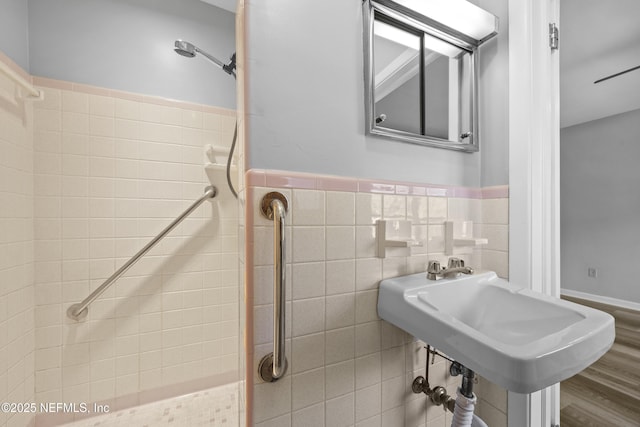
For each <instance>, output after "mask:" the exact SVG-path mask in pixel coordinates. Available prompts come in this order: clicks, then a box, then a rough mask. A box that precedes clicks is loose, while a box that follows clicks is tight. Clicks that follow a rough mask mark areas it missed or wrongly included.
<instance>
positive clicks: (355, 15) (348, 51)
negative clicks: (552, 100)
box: [245, 0, 508, 186]
mask: <svg viewBox="0 0 640 427" xmlns="http://www.w3.org/2000/svg"><path fill="white" fill-rule="evenodd" d="M494 1H495V2H497V3H500V7H501V8H503V9H504V10H506V1H504V0H494ZM502 3H504V5H503V4H502ZM245 9H246V11H247V12H246V15H247V16H246V19H247V25H248V29H247V34H248V39H247V41H246V49H247V56H248V59H247V61H248V63H247V68H248V69H249V73H248V77H247V91H248V105H247V111H246V112H247V114H248V115H249V116H248V118H247V119H248V132H249V142H248V144H249V147H248V153H247V155H248V165H249V167H250V168H263V169H280V170H288V171H304V172H312V173H324V174H333V175H342V176H355V177H367V178H380V179H392V180H409V181H418V182H430V183H444V184H455V185H470V186H478V185H480V183H481V181H482V180H481V171H480V170H481V165H480V158H481V155H482V156H483V158H484V156H485V155H484V154H478V153H474V154H468V153H459V152H454V151H449V150H442V149H436V148H429V147H422V146H418V145H412V144H407V143H401V142H395V141H391V140H388V139H385V138H379V137H372V136H365V132H364V128H365V123H364V76H363V63H362V61H363V41H362V10H361V2H360V1H355V0H352V1H344V0H327V1H323V2H315V3H314V4H313V7H309V2H306V1H299V0H272V1H269V2H264V1H263V0H247V2H246V4H245ZM492 12H494V11H493V10H492ZM502 31H504V37H506V29H505V28H504V27H503V28H502ZM505 50H506V49H497V50H496V52H495V54H493V55H492V56H489V58H488V62H484V63H482V64H481V68H482V67H491V68H494V67H495V66H496V64H497V63H500V64H506V63H507V59H506V58H497V57H498V56H501V55H505V54H506V53H505ZM498 59H499V61H498ZM504 66H505V68H506V65H504ZM487 72H488V70H487ZM502 77H504V73H503V74H502ZM487 81H490V82H494V80H493V79H489V80H487ZM496 83H498V86H496V87H486V88H485V90H484V92H485V93H489V94H491V93H494V92H497V93H500V94H504V92H505V91H506V90H507V89H506V85H505V84H504V80H500V81H498V82H496ZM483 84H484V83H483ZM503 98H505V99H506V94H504V96H503ZM502 111H504V109H503V108H500V109H499V112H498V116H493V115H491V116H490V117H489V119H488V120H489V121H488V122H486V123H487V124H488V125H489V126H495V125H496V124H498V125H499V128H498V129H496V130H494V131H490V133H489V135H490V136H491V137H495V138H496V142H495V144H493V145H492V144H486V145H484V148H483V149H484V150H493V149H498V150H499V151H500V152H501V153H500V157H499V158H498V159H497V160H496V163H500V162H505V163H504V164H499V167H497V165H494V166H496V169H499V172H495V176H493V175H492V177H491V179H489V180H488V182H490V185H493V184H498V183H499V184H505V183H506V182H507V181H506V180H507V176H508V175H507V173H506V171H507V168H508V166H507V164H506V161H507V160H506V159H507V157H506V154H504V152H505V151H506V149H505V148H504V147H505V146H506V144H507V135H508V134H507V132H506V129H504V126H503V124H502V123H503V122H504V121H505V117H503V116H501V112H502ZM491 114H494V113H491ZM483 117H484V118H485V120H487V115H484V116H483ZM498 119H499V120H498ZM492 120H494V121H495V122H496V123H493V122H492ZM498 139H499V141H498ZM486 156H491V153H487V154H486ZM491 163H492V164H493V162H491ZM493 173H494V172H493V171H492V174H493Z"/></svg>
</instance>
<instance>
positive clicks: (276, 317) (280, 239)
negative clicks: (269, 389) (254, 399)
mask: <svg viewBox="0 0 640 427" xmlns="http://www.w3.org/2000/svg"><path fill="white" fill-rule="evenodd" d="M287 207H288V204H287V199H286V197H285V196H284V195H282V194H281V193H277V192H271V193H268V194H266V195H265V196H264V197H263V198H262V205H261V211H262V214H263V215H264V216H265V217H267V218H268V219H272V220H273V352H272V353H269V354H267V355H266V356H264V357H263V358H262V360H260V365H259V366H258V373H259V374H260V378H262V380H263V381H265V382H274V381H277V380H279V379H280V378H282V376H283V375H284V374H285V372H286V371H287V358H286V357H285V301H286V298H285V275H286V268H285V253H286V245H285V235H284V225H285V220H284V218H285V215H286V213H287Z"/></svg>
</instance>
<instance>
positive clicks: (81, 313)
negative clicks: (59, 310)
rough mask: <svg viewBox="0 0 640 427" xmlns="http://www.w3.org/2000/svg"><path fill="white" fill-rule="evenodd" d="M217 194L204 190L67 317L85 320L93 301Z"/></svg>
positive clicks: (213, 188)
mask: <svg viewBox="0 0 640 427" xmlns="http://www.w3.org/2000/svg"><path fill="white" fill-rule="evenodd" d="M217 193H218V190H217V189H216V187H213V186H209V187H206V188H205V189H204V195H203V196H202V197H200V198H199V199H198V200H196V201H195V202H194V203H193V204H192V205H191V206H189V208H187V210H185V211H184V212H182V213H181V214H180V216H179V217H177V218H176V219H174V220H173V222H171V224H169V225H168V226H167V227H165V229H164V230H162V231H161V232H160V234H158V235H157V236H156V237H154V238H153V239H152V240H151V241H150V242H149V243H147V244H146V245H145V247H144V248H142V249H140V250H139V251H138V253H136V254H135V255H134V256H132V257H131V258H130V259H129V261H127V262H126V263H124V265H123V266H122V267H120V268H119V269H118V270H116V272H115V273H113V274H112V275H111V276H110V277H109V278H108V279H107V280H105V281H104V283H102V285H100V286H99V287H98V288H97V289H96V290H95V291H93V292H91V294H89V296H88V297H86V298H85V299H84V300H82V302H79V303H77V304H73V305H72V306H71V307H69V308H68V309H67V317H69V318H70V319H73V320H84V318H85V317H87V314H89V305H90V304H91V303H92V302H93V301H95V300H96V299H97V298H98V297H99V296H100V295H102V294H103V293H104V291H106V290H107V288H109V286H111V284H112V283H113V282H115V281H116V280H118V278H119V277H120V276H122V275H123V274H124V273H125V272H126V271H127V270H128V269H129V268H131V266H133V264H135V263H136V262H138V260H139V259H140V258H142V256H143V255H144V254H146V253H147V252H149V251H150V250H151V248H153V247H154V246H155V245H156V244H157V243H158V242H159V241H160V240H161V239H162V238H163V237H164V236H166V235H167V234H169V232H170V231H171V230H173V229H174V228H176V226H177V225H178V224H180V223H181V222H182V220H183V219H185V218H186V217H187V216H188V215H189V214H190V213H191V212H193V211H194V210H195V209H196V208H197V207H198V206H200V205H201V204H202V203H203V202H204V201H205V200H207V199H213V198H214V197H215V196H216V194H217Z"/></svg>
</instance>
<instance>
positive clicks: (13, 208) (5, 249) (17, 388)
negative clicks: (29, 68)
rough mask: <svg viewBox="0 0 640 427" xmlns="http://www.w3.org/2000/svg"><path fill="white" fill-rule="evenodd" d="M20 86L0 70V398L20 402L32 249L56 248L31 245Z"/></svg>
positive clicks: (4, 415) (28, 339) (26, 363)
mask: <svg viewBox="0 0 640 427" xmlns="http://www.w3.org/2000/svg"><path fill="white" fill-rule="evenodd" d="M0 56H2V55H0ZM1 60H3V57H0V61H1ZM18 90H19V89H18V87H17V86H16V85H15V83H13V82H12V81H10V80H9V79H8V78H6V77H5V76H4V74H0V401H2V402H15V403H16V404H22V403H29V402H33V401H34V374H33V364H34V357H35V328H34V316H33V280H34V272H33V257H34V252H38V253H43V255H45V256H47V255H48V254H49V253H51V252H55V251H56V249H57V248H56V247H55V245H51V246H49V245H42V246H36V247H34V242H33V209H34V199H33V185H34V180H33V120H34V114H33V107H32V104H31V103H30V102H28V101H27V102H24V101H23V100H21V99H20V98H18V99H16V93H17V91H18ZM46 228H47V229H48V232H49V233H51V234H53V235H55V234H56V233H59V232H60V229H59V228H58V229H56V228H55V227H52V228H48V227H46ZM52 332H55V331H52ZM10 409H11V408H10ZM13 409H18V408H17V407H16V408H13ZM32 420H33V414H32V413H26V412H24V411H17V410H16V411H13V412H7V411H4V410H3V411H2V412H0V426H25V425H28V423H29V422H31V421H32Z"/></svg>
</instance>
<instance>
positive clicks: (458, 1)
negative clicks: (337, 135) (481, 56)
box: [363, 0, 497, 152]
mask: <svg viewBox="0 0 640 427" xmlns="http://www.w3.org/2000/svg"><path fill="white" fill-rule="evenodd" d="M410 7H413V8H415V9H411V8H410ZM425 7H426V8H425ZM363 12H364V31H365V37H364V38H365V83H366V87H365V94H366V98H367V99H366V105H365V106H366V114H367V116H366V119H367V132H368V133H370V134H374V135H379V136H384V137H389V138H393V139H397V140H401V141H405V142H411V143H414V144H420V145H429V146H434V147H441V148H447V149H453V150H459V151H467V152H472V151H477V150H478V135H479V132H478V120H477V72H476V67H477V58H476V56H477V49H478V46H480V45H481V44H482V43H484V42H485V41H487V40H488V39H490V38H491V37H493V36H495V35H496V34H497V18H496V17H495V16H494V15H492V14H491V13H489V12H486V11H484V10H482V9H480V8H478V7H477V6H475V5H473V4H471V3H468V2H467V1H465V0H447V1H443V0H364V3H363Z"/></svg>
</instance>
